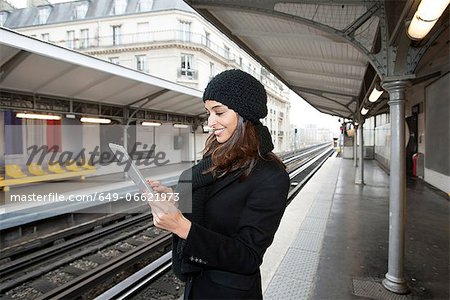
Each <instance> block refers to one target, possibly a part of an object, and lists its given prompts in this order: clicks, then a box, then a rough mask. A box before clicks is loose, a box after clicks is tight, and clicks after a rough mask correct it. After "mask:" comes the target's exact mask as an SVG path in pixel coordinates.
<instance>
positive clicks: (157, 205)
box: [147, 178, 191, 239]
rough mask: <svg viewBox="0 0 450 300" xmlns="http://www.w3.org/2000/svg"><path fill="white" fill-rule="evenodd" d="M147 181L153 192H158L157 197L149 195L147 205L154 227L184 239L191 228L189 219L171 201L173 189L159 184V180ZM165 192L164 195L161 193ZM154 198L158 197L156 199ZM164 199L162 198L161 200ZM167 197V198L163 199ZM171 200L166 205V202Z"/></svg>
mask: <svg viewBox="0 0 450 300" xmlns="http://www.w3.org/2000/svg"><path fill="white" fill-rule="evenodd" d="M147 182H148V183H149V185H150V186H151V187H152V189H153V191H154V192H155V193H158V197H155V195H153V197H150V198H149V199H153V200H149V205H150V206H151V208H152V215H153V224H155V226H156V227H158V228H162V229H165V230H168V231H170V232H173V233H175V234H176V235H178V236H179V237H180V238H182V239H186V238H187V236H188V234H189V230H190V229H191V221H189V220H188V219H186V218H185V217H184V216H183V214H182V213H181V212H180V211H179V210H178V209H177V208H176V206H175V204H176V202H173V200H171V199H172V197H171V196H173V190H172V189H171V188H169V187H166V186H164V185H162V184H161V182H160V181H158V180H154V179H151V178H149V179H147ZM162 194H166V195H162ZM155 199H159V200H158V201H157V200H155ZM162 199H164V200H162ZM165 199H167V200H165ZM165 201H167V202H171V203H170V205H171V206H168V205H167V202H166V203H164V202H165Z"/></svg>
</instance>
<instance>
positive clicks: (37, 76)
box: [0, 27, 205, 116]
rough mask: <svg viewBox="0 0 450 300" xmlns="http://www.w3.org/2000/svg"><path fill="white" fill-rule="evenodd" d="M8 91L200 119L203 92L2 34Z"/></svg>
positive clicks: (1, 72) (0, 69) (0, 78)
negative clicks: (128, 106)
mask: <svg viewBox="0 0 450 300" xmlns="http://www.w3.org/2000/svg"><path fill="white" fill-rule="evenodd" d="M0 87H1V89H4V90H10V91H18V92H27V93H32V94H41V95H48V96H54V97H59V98H67V99H76V100H88V101H95V102H98V103H108V104H115V105H120V106H127V105H132V106H134V107H138V106H140V104H141V103H142V102H139V103H138V101H139V100H142V101H145V100H149V101H148V103H147V104H146V105H145V106H143V107H142V108H146V109H151V110H155V111H161V112H167V113H177V114H183V115H188V116H198V115H200V114H203V113H204V110H205V109H204V106H203V102H202V101H201V97H202V92H201V91H199V90H196V89H193V88H189V87H186V86H182V85H179V84H176V83H173V82H170V81H167V80H163V79H160V78H157V77H154V76H151V75H149V74H145V73H142V72H139V71H136V70H132V69H129V68H126V67H123V66H120V65H116V64H113V63H110V62H108V61H104V60H101V59H98V58H95V57H92V56H89V55H86V54H83V53H80V52H77V51H74V50H70V49H67V48H64V47H60V46H56V45H54V44H51V43H48V42H44V41H41V40H38V39H36V38H32V37H29V36H26V35H23V34H20V33H17V32H15V31H12V30H9V29H6V28H3V27H2V28H0Z"/></svg>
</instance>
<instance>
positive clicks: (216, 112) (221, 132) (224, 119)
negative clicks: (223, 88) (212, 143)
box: [205, 100, 238, 143]
mask: <svg viewBox="0 0 450 300" xmlns="http://www.w3.org/2000/svg"><path fill="white" fill-rule="evenodd" d="M205 108H206V111H207V112H208V115H209V117H208V126H209V127H211V128H212V129H213V134H214V135H215V136H216V139H217V141H218V142H219V143H225V142H226V141H228V139H229V138H230V137H231V136H232V135H233V132H234V131H235V130H236V127H237V124H238V115H237V113H236V112H235V111H234V110H232V109H230V108H228V106H226V105H223V104H222V103H220V102H217V101H214V100H206V101H205Z"/></svg>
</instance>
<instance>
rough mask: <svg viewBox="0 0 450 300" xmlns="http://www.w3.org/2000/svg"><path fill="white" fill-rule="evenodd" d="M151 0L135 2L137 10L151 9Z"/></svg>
mask: <svg viewBox="0 0 450 300" xmlns="http://www.w3.org/2000/svg"><path fill="white" fill-rule="evenodd" d="M152 6H153V0H139V1H138V4H137V11H138V12H141V11H149V10H151V9H152Z"/></svg>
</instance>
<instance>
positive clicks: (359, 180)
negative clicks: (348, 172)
mask: <svg viewBox="0 0 450 300" xmlns="http://www.w3.org/2000/svg"><path fill="white" fill-rule="evenodd" d="M357 131H358V135H357V136H358V144H359V146H358V159H359V166H358V168H357V170H356V180H355V183H356V184H364V137H363V123H362V122H361V123H360V124H359V125H358V130H357Z"/></svg>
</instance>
